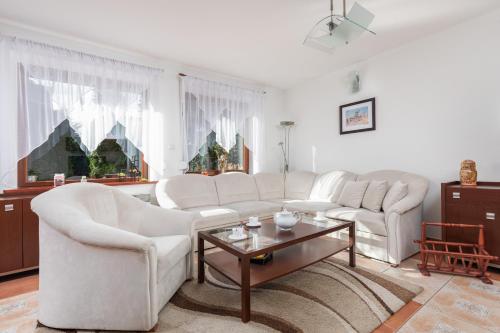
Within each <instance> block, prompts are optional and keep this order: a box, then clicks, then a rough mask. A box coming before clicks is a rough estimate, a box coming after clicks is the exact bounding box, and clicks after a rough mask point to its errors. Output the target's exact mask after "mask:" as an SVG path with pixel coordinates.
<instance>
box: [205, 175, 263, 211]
mask: <svg viewBox="0 0 500 333" xmlns="http://www.w3.org/2000/svg"><path fill="white" fill-rule="evenodd" d="M213 178H214V181H215V186H216V187H217V193H218V195H219V203H220V204H221V205H225V204H229V203H232V202H240V201H256V200H259V192H258V190H257V185H256V184H255V179H254V178H253V177H252V176H250V175H247V174H246V173H241V172H229V173H223V174H220V175H217V176H215V177H213Z"/></svg>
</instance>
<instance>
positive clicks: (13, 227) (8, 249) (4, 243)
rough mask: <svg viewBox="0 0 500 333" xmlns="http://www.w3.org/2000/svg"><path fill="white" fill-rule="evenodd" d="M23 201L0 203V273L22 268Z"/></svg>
mask: <svg viewBox="0 0 500 333" xmlns="http://www.w3.org/2000/svg"><path fill="white" fill-rule="evenodd" d="M22 210H23V203H22V201H21V200H5V201H1V205H0V273H2V272H8V271H14V270H19V269H22V268H23V215H22V213H23V212H22Z"/></svg>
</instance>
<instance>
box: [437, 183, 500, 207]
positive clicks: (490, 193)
mask: <svg viewBox="0 0 500 333" xmlns="http://www.w3.org/2000/svg"><path fill="white" fill-rule="evenodd" d="M445 200H446V202H448V203H452V202H455V203H458V202H461V203H471V204H478V205H485V204H498V205H500V190H498V189H488V188H476V187H448V188H447V189H446V198H445Z"/></svg>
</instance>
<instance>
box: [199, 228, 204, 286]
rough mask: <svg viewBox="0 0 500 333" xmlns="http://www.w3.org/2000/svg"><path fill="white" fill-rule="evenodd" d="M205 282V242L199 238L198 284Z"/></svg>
mask: <svg viewBox="0 0 500 333" xmlns="http://www.w3.org/2000/svg"><path fill="white" fill-rule="evenodd" d="M203 282H205V240H204V239H203V238H201V237H200V236H198V283H203Z"/></svg>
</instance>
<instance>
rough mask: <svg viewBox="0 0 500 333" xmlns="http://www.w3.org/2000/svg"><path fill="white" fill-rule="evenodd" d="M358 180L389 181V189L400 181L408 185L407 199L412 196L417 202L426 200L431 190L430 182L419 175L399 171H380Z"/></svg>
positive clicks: (360, 176)
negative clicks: (428, 191) (429, 189)
mask: <svg viewBox="0 0 500 333" xmlns="http://www.w3.org/2000/svg"><path fill="white" fill-rule="evenodd" d="M357 180H368V181H370V180H387V182H388V183H389V187H391V186H392V184H394V183H395V182H397V181H398V180H399V181H401V182H402V183H405V184H408V194H407V197H409V196H411V197H413V198H414V200H415V201H416V202H421V201H423V200H424V198H425V195H426V194H427V190H428V188H429V181H428V180H427V179H426V178H424V177H422V176H419V175H417V174H413V173H409V172H405V171H399V170H378V171H373V172H370V173H366V174H364V175H359V176H358V179H357Z"/></svg>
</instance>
